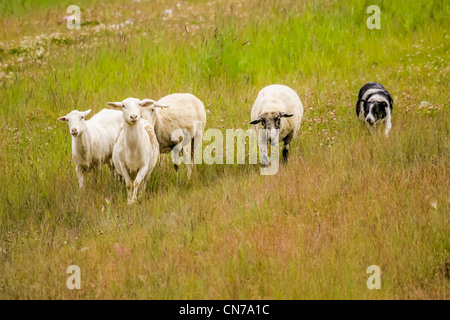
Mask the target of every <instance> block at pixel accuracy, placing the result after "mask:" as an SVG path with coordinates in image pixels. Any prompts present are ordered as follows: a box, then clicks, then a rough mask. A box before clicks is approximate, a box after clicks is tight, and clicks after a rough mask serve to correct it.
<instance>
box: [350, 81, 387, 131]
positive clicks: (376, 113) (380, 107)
mask: <svg viewBox="0 0 450 320" xmlns="http://www.w3.org/2000/svg"><path fill="white" fill-rule="evenodd" d="M393 103H394V101H393V100H392V98H391V95H390V94H389V92H387V91H386V89H385V88H384V87H383V86H382V85H381V84H379V83H378V82H369V83H366V84H365V85H364V86H363V87H362V88H361V89H360V90H359V94H358V102H357V103H356V114H357V116H358V117H359V119H360V120H361V121H364V122H365V123H366V125H367V127H368V128H369V131H370V132H371V133H372V134H373V133H374V132H375V128H376V127H377V126H378V125H380V124H382V123H384V124H385V131H384V134H385V135H386V137H387V136H388V135H389V130H391V114H392V105H393Z"/></svg>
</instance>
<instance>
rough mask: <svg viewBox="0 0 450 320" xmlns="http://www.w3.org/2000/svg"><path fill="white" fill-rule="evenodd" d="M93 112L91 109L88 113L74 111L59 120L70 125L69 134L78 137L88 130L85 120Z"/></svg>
mask: <svg viewBox="0 0 450 320" xmlns="http://www.w3.org/2000/svg"><path fill="white" fill-rule="evenodd" d="M90 112H91V109H89V110H87V111H84V112H82V111H77V110H73V111H72V112H71V113H69V114H68V115H66V116H64V117H61V118H58V120H59V121H67V122H68V123H69V132H70V134H71V135H72V137H75V138H76V137H78V136H80V135H82V134H83V133H84V131H85V130H86V120H85V118H86V117H87V115H88V114H89V113H90Z"/></svg>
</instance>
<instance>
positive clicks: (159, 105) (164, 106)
mask: <svg viewBox="0 0 450 320" xmlns="http://www.w3.org/2000/svg"><path fill="white" fill-rule="evenodd" d="M155 107H156V108H161V109H164V108H168V107H169V106H167V105H164V104H161V103H159V102H155Z"/></svg>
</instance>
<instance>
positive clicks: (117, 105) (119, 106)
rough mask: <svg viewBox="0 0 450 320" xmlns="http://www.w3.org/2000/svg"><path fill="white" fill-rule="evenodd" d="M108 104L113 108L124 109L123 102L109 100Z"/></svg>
mask: <svg viewBox="0 0 450 320" xmlns="http://www.w3.org/2000/svg"><path fill="white" fill-rule="evenodd" d="M108 106H109V107H110V108H111V109H122V107H123V103H122V102H108Z"/></svg>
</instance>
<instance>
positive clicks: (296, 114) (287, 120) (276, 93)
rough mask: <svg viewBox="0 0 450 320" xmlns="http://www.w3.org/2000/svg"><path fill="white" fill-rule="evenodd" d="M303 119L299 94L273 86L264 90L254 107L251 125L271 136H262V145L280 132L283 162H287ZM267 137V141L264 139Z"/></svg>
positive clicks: (280, 86) (279, 138) (283, 86)
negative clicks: (282, 143) (290, 148)
mask: <svg viewBox="0 0 450 320" xmlns="http://www.w3.org/2000/svg"><path fill="white" fill-rule="evenodd" d="M302 117H303V105H302V102H301V101H300V98H299V97H298V95H297V93H296V92H295V91H294V90H292V89H291V88H289V87H287V86H285V85H280V84H273V85H270V86H267V87H265V88H263V89H262V90H261V91H260V92H259V93H258V96H257V98H256V101H255V103H254V104H253V107H252V112H251V119H252V121H251V122H250V124H254V125H257V126H256V127H255V130H256V131H259V130H260V129H266V131H265V132H267V133H270V136H269V137H267V135H260V134H258V137H260V143H266V140H269V142H270V141H271V139H272V138H273V137H275V134H276V131H277V130H279V136H278V141H281V140H283V142H284V145H283V160H284V161H287V158H288V153H289V147H290V144H291V142H292V140H293V139H295V137H296V136H297V134H298V131H299V129H300V122H301V121H302ZM264 137H266V139H263V138H264Z"/></svg>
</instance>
